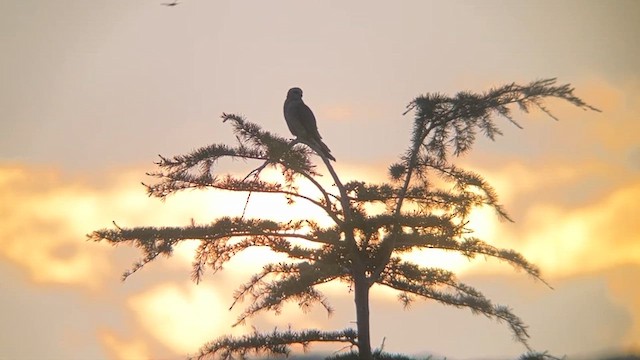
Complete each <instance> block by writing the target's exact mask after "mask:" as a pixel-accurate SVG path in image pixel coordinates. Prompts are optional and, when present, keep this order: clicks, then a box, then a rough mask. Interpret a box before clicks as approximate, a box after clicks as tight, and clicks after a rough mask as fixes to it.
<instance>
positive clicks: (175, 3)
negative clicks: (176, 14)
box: [162, 0, 178, 6]
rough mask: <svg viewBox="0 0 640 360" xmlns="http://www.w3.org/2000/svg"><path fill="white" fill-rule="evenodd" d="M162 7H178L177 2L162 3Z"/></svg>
mask: <svg viewBox="0 0 640 360" xmlns="http://www.w3.org/2000/svg"><path fill="white" fill-rule="evenodd" d="M162 5H164V6H176V5H178V0H176V1H174V2H171V3H162Z"/></svg>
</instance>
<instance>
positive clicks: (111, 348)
mask: <svg viewBox="0 0 640 360" xmlns="http://www.w3.org/2000/svg"><path fill="white" fill-rule="evenodd" d="M98 338H99V339H100V341H101V342H102V344H103V346H104V347H105V348H106V349H107V353H108V355H109V358H110V359H113V360H128V359H150V358H151V355H150V353H149V349H148V346H147V344H146V343H145V342H144V341H142V340H140V339H131V340H128V339H123V338H121V337H120V336H118V335H117V334H115V333H114V332H113V331H111V330H107V329H103V330H100V331H99V332H98Z"/></svg>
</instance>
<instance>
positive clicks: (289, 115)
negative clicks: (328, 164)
mask: <svg viewBox="0 0 640 360" xmlns="http://www.w3.org/2000/svg"><path fill="white" fill-rule="evenodd" d="M284 119H285V120H286V121H287V126H288V127H289V131H291V133H292V134H293V136H295V137H296V138H297V139H298V140H299V141H301V142H303V143H305V144H307V145H309V146H310V147H311V148H312V149H313V150H315V151H316V152H318V153H320V154H321V155H324V156H325V157H326V158H327V159H330V160H333V161H336V158H334V157H333V155H331V150H329V147H328V146H327V145H325V143H323V142H322V136H320V133H319V132H318V125H317V124H316V117H315V116H313V111H311V109H309V107H308V106H307V105H306V104H305V103H304V102H303V101H302V89H300V88H297V87H294V88H291V89H289V92H288V93H287V99H286V100H285V101H284Z"/></svg>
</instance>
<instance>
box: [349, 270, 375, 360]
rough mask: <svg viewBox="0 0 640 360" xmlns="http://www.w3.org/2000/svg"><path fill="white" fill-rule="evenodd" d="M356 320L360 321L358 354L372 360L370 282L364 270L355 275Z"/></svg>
mask: <svg viewBox="0 0 640 360" xmlns="http://www.w3.org/2000/svg"><path fill="white" fill-rule="evenodd" d="M353 280H354V288H355V303H356V321H357V323H358V354H359V358H360V360H372V359H373V355H372V353H371V334H370V332H369V283H368V282H367V278H366V276H365V274H364V272H358V273H357V274H356V275H355V276H354V277H353Z"/></svg>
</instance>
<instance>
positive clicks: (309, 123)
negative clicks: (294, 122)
mask: <svg viewBox="0 0 640 360" xmlns="http://www.w3.org/2000/svg"><path fill="white" fill-rule="evenodd" d="M297 110H298V117H299V119H300V123H301V124H302V126H303V127H304V129H305V131H306V132H307V136H308V137H309V138H312V139H315V140H320V139H322V136H320V133H319V132H318V124H317V122H316V117H315V116H314V115H313V111H311V109H310V108H309V107H308V106H307V105H306V104H305V103H303V102H301V103H300V105H299V106H298V107H297Z"/></svg>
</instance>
